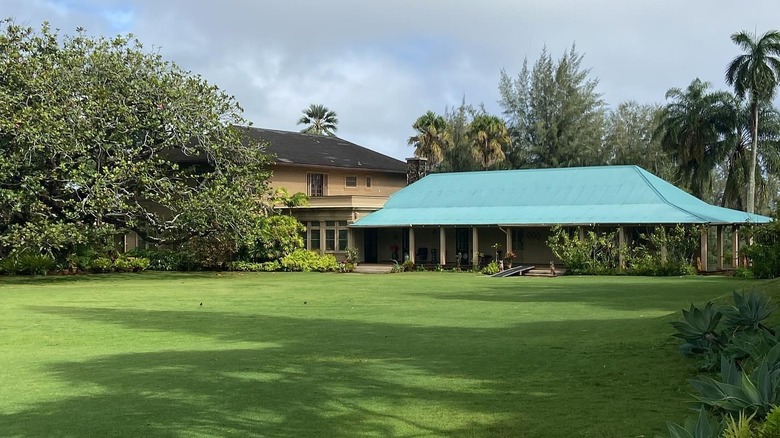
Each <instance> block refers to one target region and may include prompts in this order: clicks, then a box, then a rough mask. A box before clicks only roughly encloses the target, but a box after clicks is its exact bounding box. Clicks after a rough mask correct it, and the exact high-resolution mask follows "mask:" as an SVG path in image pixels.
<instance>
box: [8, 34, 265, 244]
mask: <svg viewBox="0 0 780 438" xmlns="http://www.w3.org/2000/svg"><path fill="white" fill-rule="evenodd" d="M244 124H246V121H245V120H244V119H243V117H242V116H241V108H240V106H239V104H238V103H237V102H236V101H235V99H234V98H233V97H231V96H228V95H227V94H225V93H224V92H223V91H221V90H220V89H219V88H217V87H216V86H214V85H211V84H209V83H208V82H206V81H205V80H204V79H202V78H201V77H199V76H197V75H193V74H191V73H189V72H187V71H184V70H182V69H181V68H179V67H178V66H176V65H175V64H172V63H170V62H168V61H165V60H164V59H163V58H162V57H161V56H160V55H159V54H158V53H153V52H148V51H144V50H143V46H142V45H141V43H140V42H139V41H137V40H136V39H134V38H133V37H132V36H117V37H114V38H110V39H108V38H102V37H101V38H95V37H90V36H88V35H87V34H86V33H85V32H84V31H83V30H82V29H79V30H78V31H77V32H76V34H75V35H73V36H61V35H59V34H58V32H57V31H53V30H52V29H50V28H49V26H48V25H47V24H44V25H43V26H42V27H41V28H40V29H39V30H36V29H33V28H30V27H25V26H20V25H17V24H15V23H14V22H13V21H11V20H4V21H2V22H0V252H6V253H7V252H8V251H12V250H30V251H40V252H50V253H53V252H56V251H67V250H72V248H73V247H74V246H76V245H79V244H89V243H91V242H94V241H95V240H100V239H108V238H109V237H110V236H113V235H115V234H117V233H121V232H123V231H125V230H133V231H135V232H137V233H138V234H139V235H141V236H142V237H143V238H144V239H146V240H147V241H150V242H156V243H160V244H175V243H179V242H183V241H186V240H187V239H190V238H192V237H195V236H199V237H208V236H217V235H222V236H230V237H231V238H240V237H241V236H244V235H247V234H250V233H252V232H253V231H252V230H253V229H254V228H255V227H256V225H257V221H256V218H257V216H260V215H262V214H263V212H264V207H263V205H262V204H261V203H260V202H259V201H258V199H260V195H261V194H262V193H264V192H265V191H266V190H267V186H266V181H267V178H268V173H267V171H266V170H265V164H266V158H265V156H264V154H263V148H262V147H261V146H260V145H258V144H253V143H251V142H250V141H249V140H248V139H246V138H244V137H242V136H241V135H240V130H239V129H238V128H237V126H238V125H244Z"/></svg>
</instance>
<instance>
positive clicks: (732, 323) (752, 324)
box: [725, 291, 775, 335]
mask: <svg viewBox="0 0 780 438" xmlns="http://www.w3.org/2000/svg"><path fill="white" fill-rule="evenodd" d="M732 295H733V297H734V306H733V307H732V308H730V309H728V311H726V313H725V317H726V319H725V323H726V326H727V327H728V328H729V330H731V331H739V330H763V331H766V332H768V333H771V334H772V335H774V334H775V332H774V330H772V329H770V328H769V327H767V326H765V325H764V322H765V321H766V320H767V318H769V315H771V314H772V312H773V311H774V310H775V306H774V305H773V304H772V303H770V300H769V297H767V296H766V295H762V294H759V293H755V292H753V293H750V294H746V293H737V292H736V291H734V292H733V293H732Z"/></svg>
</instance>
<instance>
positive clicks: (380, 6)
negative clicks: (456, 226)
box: [0, 0, 780, 159]
mask: <svg viewBox="0 0 780 438" xmlns="http://www.w3.org/2000/svg"><path fill="white" fill-rule="evenodd" d="M0 6H2V7H0V14H2V15H5V16H11V17H13V18H14V19H15V21H16V22H17V23H19V24H26V25H30V26H33V27H37V26H38V25H39V24H40V23H41V22H42V21H44V20H46V21H49V22H50V23H51V24H52V26H53V27H55V28H59V29H60V30H61V32H62V33H73V32H74V31H75V29H76V27H78V26H81V27H84V28H86V29H87V31H88V32H89V33H90V34H92V35H115V34H117V33H127V32H132V33H133V34H135V35H136V36H137V37H138V38H139V39H140V40H141V41H142V42H143V43H144V44H145V47H146V48H149V49H155V50H159V51H160V52H161V53H162V54H163V56H164V57H165V58H166V59H168V60H172V61H174V62H176V63H177V64H179V65H180V66H181V67H183V68H185V69H187V70H190V71H192V72H193V73H198V74H200V75H202V76H203V77H205V78H206V79H207V80H209V81H210V82H212V83H215V84H216V85H218V86H219V87H220V88H222V89H224V90H226V91H227V92H229V93H230V94H233V95H235V96H236V98H237V99H238V101H239V102H240V103H241V104H242V106H243V107H244V109H245V111H246V113H245V117H246V118H247V119H249V120H251V121H252V122H253V123H254V125H255V126H257V127H263V128H273V129H281V130H298V129H300V127H298V126H296V122H297V120H298V118H299V117H300V116H301V110H302V109H303V108H305V107H307V106H308V105H309V104H310V103H321V104H324V105H326V106H327V107H329V108H330V109H332V110H334V111H336V112H337V113H338V116H339V130H338V135H339V136H340V137H342V138H345V139H347V140H350V141H353V142H355V143H358V144H361V145H363V146H367V147H370V148H372V149H375V150H377V151H380V152H383V153H385V154H388V155H391V156H393V157H396V158H401V159H403V158H405V157H407V156H411V154H412V150H411V148H410V147H408V146H407V145H406V140H407V139H408V138H409V136H410V135H412V134H413V132H412V129H411V124H412V123H413V122H414V120H415V119H416V118H417V117H418V116H420V115H421V114H422V113H424V112H425V111H428V110H433V111H436V112H443V111H444V109H445V107H446V106H453V105H456V104H458V103H459V102H460V101H461V98H462V97H463V96H465V98H466V101H467V102H469V103H472V104H480V103H484V105H485V107H486V108H487V109H488V110H489V111H490V112H493V113H495V114H500V111H501V109H500V107H499V105H498V104H497V100H498V98H499V96H498V90H497V85H498V78H499V73H500V71H501V69H504V70H506V71H507V72H508V73H509V74H510V75H516V74H517V73H518V72H519V70H520V68H521V66H522V62H523V59H524V58H526V57H527V58H528V59H529V62H530V63H533V61H535V60H536V59H537V58H538V56H539V53H540V52H541V50H542V48H543V47H544V46H545V45H546V46H547V48H548V50H549V51H550V52H551V53H552V54H553V55H554V56H555V57H558V56H560V55H561V54H562V53H563V51H564V50H566V49H567V48H569V47H570V46H571V44H572V43H576V46H577V50H578V51H579V52H581V53H584V54H585V59H584V62H583V63H584V65H585V66H586V67H588V68H590V69H591V74H592V76H593V77H596V78H598V79H599V81H600V83H599V87H598V91H599V92H600V93H602V94H603V98H604V100H605V101H606V102H607V103H608V104H609V105H610V106H615V105H617V104H618V103H620V102H622V101H625V100H636V101H638V102H641V103H646V102H647V103H649V102H663V99H664V94H665V92H666V90H667V89H668V88H670V87H685V86H686V85H688V84H689V83H690V81H691V80H693V79H694V78H696V77H699V78H701V79H703V80H707V81H710V82H711V83H712V84H713V85H714V86H715V87H716V88H726V85H725V83H724V80H723V72H724V69H725V66H726V64H727V63H728V62H729V61H730V60H731V59H732V58H733V57H734V56H736V55H737V54H738V52H737V49H736V46H734V45H733V43H731V41H730V39H729V36H730V35H731V34H732V33H734V32H736V31H739V30H743V29H745V30H749V31H758V32H759V33H763V32H765V31H766V30H769V29H774V28H780V22H778V21H777V19H778V17H780V2H779V1H778V0H745V1H741V2H738V1H734V0H568V1H565V0H537V1H532V0H481V1H466V0H389V1H383V2H380V1H372V0H329V1H322V0H319V1H311V0H278V1H270V0H256V1H251V0H243V1H241V0H221V1H216V0H215V1H205V0H200V1H199V0H154V1H152V0H102V1H101V0H0Z"/></svg>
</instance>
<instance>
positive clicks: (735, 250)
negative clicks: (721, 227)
mask: <svg viewBox="0 0 780 438" xmlns="http://www.w3.org/2000/svg"><path fill="white" fill-rule="evenodd" d="M731 267H732V268H738V267H739V227H737V226H736V225H732V226H731Z"/></svg>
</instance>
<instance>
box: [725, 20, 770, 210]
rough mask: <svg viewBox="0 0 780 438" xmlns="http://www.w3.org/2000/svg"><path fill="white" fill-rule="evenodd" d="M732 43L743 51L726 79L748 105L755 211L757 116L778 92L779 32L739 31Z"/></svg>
mask: <svg viewBox="0 0 780 438" xmlns="http://www.w3.org/2000/svg"><path fill="white" fill-rule="evenodd" d="M731 41H733V42H734V44H736V45H737V46H739V48H741V49H742V50H743V51H744V52H745V53H743V54H742V55H739V56H737V57H736V58H734V60H733V61H732V62H731V63H730V64H729V66H728V68H727V69H726V81H727V82H728V83H729V85H733V86H734V91H735V92H736V94H737V97H739V98H744V97H745V96H747V97H748V104H749V106H750V110H751V114H752V119H751V132H752V137H753V146H752V149H751V155H750V156H751V159H750V160H751V161H750V169H749V170H750V172H749V177H748V178H749V180H748V194H747V211H748V213H753V212H754V211H755V197H756V168H757V167H758V124H759V120H758V116H759V105H760V104H761V103H762V102H769V101H771V100H772V98H773V97H774V96H775V93H776V92H777V86H778V81H780V32H778V31H776V30H772V31H769V32H767V33H765V34H763V35H761V36H760V37H758V36H757V35H755V34H753V33H750V32H746V31H742V32H738V33H735V34H733V35H731Z"/></svg>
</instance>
